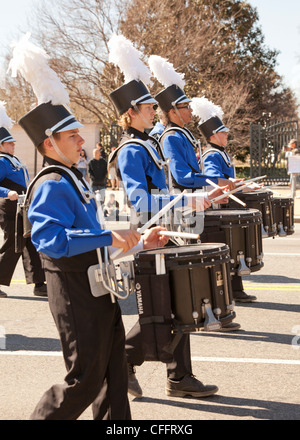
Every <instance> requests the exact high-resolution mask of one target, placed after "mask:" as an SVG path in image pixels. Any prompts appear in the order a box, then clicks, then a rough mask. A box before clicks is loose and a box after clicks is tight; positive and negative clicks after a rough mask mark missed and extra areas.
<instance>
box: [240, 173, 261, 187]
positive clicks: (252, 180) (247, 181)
mask: <svg viewBox="0 0 300 440" xmlns="http://www.w3.org/2000/svg"><path fill="white" fill-rule="evenodd" d="M265 177H267V175H265V176H260V177H253V179H248V180H244V181H242V182H237V183H236V185H237V186H240V185H245V184H246V183H249V182H255V181H256V180H260V179H264V178H265Z"/></svg>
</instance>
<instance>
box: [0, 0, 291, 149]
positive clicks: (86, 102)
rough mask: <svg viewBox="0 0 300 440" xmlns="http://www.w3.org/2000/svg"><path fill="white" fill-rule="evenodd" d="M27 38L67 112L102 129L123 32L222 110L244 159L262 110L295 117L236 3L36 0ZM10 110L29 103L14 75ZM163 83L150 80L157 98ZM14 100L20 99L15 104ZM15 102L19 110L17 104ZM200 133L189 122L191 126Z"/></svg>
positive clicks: (191, 91)
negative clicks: (55, 78) (62, 91)
mask: <svg viewBox="0 0 300 440" xmlns="http://www.w3.org/2000/svg"><path fill="white" fill-rule="evenodd" d="M39 5H40V6H39V7H38V8H37V9H36V11H35V18H34V19H31V22H32V23H33V26H32V28H33V29H35V32H34V35H33V38H34V40H35V41H36V42H37V43H38V44H40V45H41V46H42V47H43V48H44V49H45V50H46V51H47V53H48V54H49V55H50V57H51V65H52V67H53V68H54V69H55V71H56V72H57V73H58V75H59V76H60V78H61V79H62V81H63V82H64V84H65V85H66V87H67V89H68V91H69V94H70V98H71V106H72V109H73V111H74V112H76V114H77V115H78V116H79V117H80V118H81V119H82V120H83V121H89V122H97V123H99V121H100V122H101V123H102V124H103V126H104V127H109V126H110V124H111V123H112V122H114V121H115V120H116V117H117V115H116V112H115V109H114V108H113V105H112V103H111V101H110V100H109V94H110V93H111V91H112V90H114V89H115V88H116V87H118V86H120V85H121V84H122V82H123V76H122V74H121V72H120V70H119V69H118V68H116V67H115V66H113V65H112V64H110V63H108V41H109V38H110V37H111V35H112V33H114V32H116V33H119V32H121V33H123V34H124V35H125V36H127V37H128V38H129V39H130V40H131V41H133V42H134V44H135V45H136V47H137V48H138V49H140V50H141V51H142V52H143V53H144V54H145V61H147V57H148V56H150V55H152V54H156V55H160V56H163V57H164V58H167V59H168V60H169V61H170V62H172V63H173V64H174V66H175V67H176V69H177V70H178V71H179V72H182V73H184V74H185V79H186V87H185V91H186V93H187V94H188V95H189V96H190V97H195V96H203V95H205V96H206V97H207V98H208V99H210V100H212V101H213V102H215V103H216V104H219V105H221V107H222V108H223V111H224V122H225V124H226V125H228V126H229V127H230V128H231V136H232V137H231V141H230V142H231V143H230V145H231V151H232V152H233V153H234V154H235V155H236V157H239V158H240V157H241V158H243V157H245V155H246V154H247V150H248V147H249V124H250V122H259V121H260V119H261V117H262V114H263V113H268V114H269V113H272V115H273V117H274V118H276V119H283V118H286V117H295V115H296V104H295V97H294V96H293V94H292V93H291V91H290V90H289V89H285V88H284V87H283V86H282V82H281V78H280V77H279V75H278V74H277V73H276V56H277V53H276V51H271V50H269V49H267V48H265V45H264V37H263V34H262V32H261V29H260V28H259V27H258V26H257V21H258V17H257V13H256V10H255V9H253V7H251V6H250V4H249V3H247V2H244V1H241V0H160V1H159V2H158V1H157V0H129V1H128V2H127V3H126V4H125V2H124V1H121V0H73V1H72V2H70V1H69V0H43V1H40V2H39ZM16 89H17V90H18V93H17V98H16V97H14V98H13V99H11V105H12V106H14V112H15V113H18V108H20V109H21V110H22V112H23V110H24V107H27V109H28V104H29V103H30V104H31V105H33V104H34V99H35V98H34V97H33V96H32V93H31V92H30V90H29V89H28V85H26V84H24V82H22V81H21V79H20V78H18V83H15V82H12V81H10V82H9V87H8V88H7V90H6V96H8V95H9V96H11V97H13V95H14V93H15V92H16ZM161 89H162V85H161V84H159V83H158V82H154V85H153V88H152V89H151V92H152V93H153V94H156V93H157V92H158V91H160V90H161ZM18 97H22V99H20V100H19V101H20V102H18ZM18 104H19V107H18ZM191 128H192V130H193V132H195V134H197V133H198V134H199V136H200V133H199V129H198V124H197V122H196V121H195V123H194V124H193V126H192V127H191Z"/></svg>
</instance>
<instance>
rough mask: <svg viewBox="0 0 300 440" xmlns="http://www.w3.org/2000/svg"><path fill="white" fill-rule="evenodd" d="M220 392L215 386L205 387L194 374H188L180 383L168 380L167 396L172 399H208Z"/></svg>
mask: <svg viewBox="0 0 300 440" xmlns="http://www.w3.org/2000/svg"><path fill="white" fill-rule="evenodd" d="M218 391H219V389H218V387H217V386H215V385H204V384H203V383H202V382H200V380H197V379H196V378H195V376H194V375H193V374H191V375H189V374H187V375H186V376H184V378H183V379H182V380H180V381H175V380H171V379H168V380H167V385H166V395H167V396H171V397H185V396H192V397H208V396H212V395H213V394H215V393H217V392H218Z"/></svg>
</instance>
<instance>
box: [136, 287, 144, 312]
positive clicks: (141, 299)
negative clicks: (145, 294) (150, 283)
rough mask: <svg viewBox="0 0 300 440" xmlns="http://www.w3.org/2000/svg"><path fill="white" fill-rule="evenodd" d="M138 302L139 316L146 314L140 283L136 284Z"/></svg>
mask: <svg viewBox="0 0 300 440" xmlns="http://www.w3.org/2000/svg"><path fill="white" fill-rule="evenodd" d="M135 288H136V302H137V308H138V313H139V315H143V314H144V307H143V298H142V286H141V285H140V283H136V285H135Z"/></svg>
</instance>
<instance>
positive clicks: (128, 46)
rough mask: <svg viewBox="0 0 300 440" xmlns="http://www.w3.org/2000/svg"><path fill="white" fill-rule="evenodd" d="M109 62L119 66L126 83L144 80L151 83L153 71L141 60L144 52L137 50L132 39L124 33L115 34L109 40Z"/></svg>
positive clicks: (147, 83)
mask: <svg viewBox="0 0 300 440" xmlns="http://www.w3.org/2000/svg"><path fill="white" fill-rule="evenodd" d="M108 48H109V62H110V63H113V64H115V65H116V66H118V67H119V68H120V69H121V71H122V72H123V74H124V76H125V84H126V83H128V82H130V81H132V80H134V79H135V80H136V81H142V82H143V83H144V84H146V85H150V84H151V83H152V82H151V76H152V75H151V72H150V69H149V68H148V66H147V65H146V64H145V63H144V62H143V61H142V60H141V57H142V56H143V54H142V52H140V51H139V50H137V49H136V48H135V47H134V46H133V44H132V42H131V41H129V40H128V39H127V38H125V37H124V36H123V35H116V34H114V35H113V36H112V37H111V39H110V40H109V42H108Z"/></svg>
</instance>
